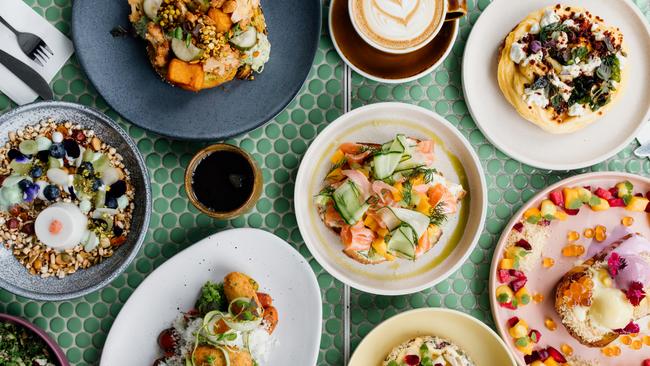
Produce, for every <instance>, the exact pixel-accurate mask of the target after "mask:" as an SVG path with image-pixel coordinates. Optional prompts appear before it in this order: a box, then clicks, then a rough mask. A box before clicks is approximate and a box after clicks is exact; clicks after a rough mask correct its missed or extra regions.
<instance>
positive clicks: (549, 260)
mask: <svg viewBox="0 0 650 366" xmlns="http://www.w3.org/2000/svg"><path fill="white" fill-rule="evenodd" d="M554 264H555V259H553V258H549V257H546V258H544V259H542V265H543V266H544V268H551V267H553V265H554Z"/></svg>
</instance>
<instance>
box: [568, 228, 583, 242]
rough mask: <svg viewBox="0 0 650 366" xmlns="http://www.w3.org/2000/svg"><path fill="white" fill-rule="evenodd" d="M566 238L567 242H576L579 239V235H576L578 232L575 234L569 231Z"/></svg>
mask: <svg viewBox="0 0 650 366" xmlns="http://www.w3.org/2000/svg"><path fill="white" fill-rule="evenodd" d="M566 238H567V239H568V240H569V241H576V240H578V239H580V234H578V232H576V231H573V230H571V231H569V233H568V234H567V236H566Z"/></svg>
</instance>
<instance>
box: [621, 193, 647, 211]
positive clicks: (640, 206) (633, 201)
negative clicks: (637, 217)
mask: <svg viewBox="0 0 650 366" xmlns="http://www.w3.org/2000/svg"><path fill="white" fill-rule="evenodd" d="M646 207H648V199H647V198H645V197H637V196H633V197H631V198H630V201H629V202H628V204H627V206H625V208H626V209H627V210H630V211H635V212H643V211H645V208H646Z"/></svg>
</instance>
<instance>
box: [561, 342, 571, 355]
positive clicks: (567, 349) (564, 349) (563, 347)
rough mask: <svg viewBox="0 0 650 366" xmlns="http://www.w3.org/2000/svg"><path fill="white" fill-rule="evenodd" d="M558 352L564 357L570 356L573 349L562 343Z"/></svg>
mask: <svg viewBox="0 0 650 366" xmlns="http://www.w3.org/2000/svg"><path fill="white" fill-rule="evenodd" d="M560 350H561V351H562V353H564V355H565V356H571V355H572V354H573V348H571V346H569V345H568V344H566V343H562V345H561V346H560Z"/></svg>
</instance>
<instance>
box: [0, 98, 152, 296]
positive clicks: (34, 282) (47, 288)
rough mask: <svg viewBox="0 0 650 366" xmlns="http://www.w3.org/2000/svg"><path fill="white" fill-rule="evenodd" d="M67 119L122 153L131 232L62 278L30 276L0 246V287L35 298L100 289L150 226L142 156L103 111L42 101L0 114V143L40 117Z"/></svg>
mask: <svg viewBox="0 0 650 366" xmlns="http://www.w3.org/2000/svg"><path fill="white" fill-rule="evenodd" d="M47 118H52V119H54V121H56V122H66V121H71V122H73V123H78V124H80V125H82V126H84V127H86V128H88V129H92V130H94V131H95V133H96V134H97V135H98V136H99V137H100V139H102V140H103V141H104V142H106V143H107V144H109V145H111V146H113V147H115V148H116V149H117V150H118V151H119V152H120V154H122V156H123V157H124V165H126V167H127V168H128V169H129V172H130V173H131V182H132V184H133V186H134V189H135V192H136V194H135V202H134V204H135V207H134V211H133V219H132V221H131V231H130V232H129V235H128V237H127V240H126V242H125V243H124V244H123V245H122V246H121V247H120V248H118V249H117V250H116V251H115V253H114V254H113V256H112V257H110V258H108V259H107V260H105V261H104V262H102V263H100V264H98V265H96V266H93V267H90V268H88V269H84V270H80V271H78V272H77V273H73V274H71V275H68V276H66V277H65V278H63V279H57V278H47V279H42V278H40V277H38V276H33V275H31V274H29V272H27V270H26V269H25V268H24V267H23V266H22V265H20V263H18V261H17V260H16V259H15V258H14V256H13V255H12V253H11V251H9V250H7V249H5V247H4V245H0V287H2V288H4V289H6V290H8V291H11V292H13V293H15V294H17V295H21V296H25V297H28V298H31V299H36V300H47V301H59V300H67V299H72V298H76V297H79V296H83V295H86V294H88V293H90V292H93V291H95V290H98V289H100V288H103V287H104V286H106V285H108V284H109V283H110V282H111V281H113V280H114V279H115V278H116V277H117V276H119V275H120V274H121V273H122V272H124V270H125V269H126V267H127V266H128V265H129V263H131V261H132V260H133V258H135V256H136V255H137V254H138V251H139V250H140V247H141V246H142V241H143V240H144V237H145V234H146V232H147V228H148V226H149V215H150V213H151V188H150V185H149V176H148V174H147V168H146V166H145V163H144V160H143V159H142V155H140V152H139V151H138V148H137V147H136V145H135V143H134V142H133V140H131V138H130V137H129V136H128V135H127V134H126V132H124V130H122V128H121V127H120V126H118V125H117V124H116V123H115V122H113V121H112V120H111V119H110V118H108V117H107V116H106V115H104V114H102V113H100V112H98V111H96V110H94V109H92V108H89V107H86V106H82V105H79V104H74V103H66V102H41V103H34V104H29V105H26V106H22V107H20V108H17V109H14V110H11V111H9V112H7V113H5V114H4V115H2V116H0V145H4V144H5V143H6V142H7V140H8V139H9V138H8V134H9V132H11V131H16V130H18V129H21V128H23V127H25V126H28V125H34V124H36V123H38V122H40V121H42V120H44V119H47Z"/></svg>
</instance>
